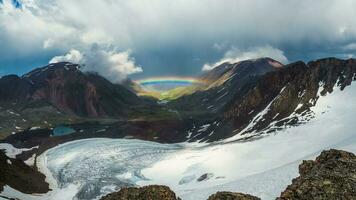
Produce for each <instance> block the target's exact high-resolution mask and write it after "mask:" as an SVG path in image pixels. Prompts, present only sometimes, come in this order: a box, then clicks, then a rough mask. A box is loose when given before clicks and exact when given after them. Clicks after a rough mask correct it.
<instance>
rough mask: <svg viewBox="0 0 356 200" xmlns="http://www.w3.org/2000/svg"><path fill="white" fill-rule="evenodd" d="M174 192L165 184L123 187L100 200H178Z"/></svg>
mask: <svg viewBox="0 0 356 200" xmlns="http://www.w3.org/2000/svg"><path fill="white" fill-rule="evenodd" d="M178 199H179V198H177V197H176V195H175V194H174V192H173V191H172V190H170V189H169V187H167V186H161V185H150V186H144V187H141V188H135V187H131V188H123V189H121V190H120V191H118V192H114V193H111V194H108V195H106V196H104V197H102V198H101V200H178Z"/></svg>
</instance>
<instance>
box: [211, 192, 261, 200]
mask: <svg viewBox="0 0 356 200" xmlns="http://www.w3.org/2000/svg"><path fill="white" fill-rule="evenodd" d="M208 200H260V198H258V197H255V196H252V195H249V194H243V193H237V192H217V193H215V194H213V195H211V196H210V197H209V199H208Z"/></svg>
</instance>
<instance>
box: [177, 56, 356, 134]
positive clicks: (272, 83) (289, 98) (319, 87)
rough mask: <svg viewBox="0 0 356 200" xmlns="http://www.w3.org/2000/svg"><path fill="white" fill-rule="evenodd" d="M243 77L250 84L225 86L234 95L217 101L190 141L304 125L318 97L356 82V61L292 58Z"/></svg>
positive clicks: (265, 132) (270, 131)
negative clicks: (217, 109)
mask: <svg viewBox="0 0 356 200" xmlns="http://www.w3.org/2000/svg"><path fill="white" fill-rule="evenodd" d="M236 76H237V75H236ZM248 77H252V79H249V80H250V81H249V82H246V83H245V84H241V85H239V86H233V87H231V88H230V89H229V93H230V94H233V96H232V97H230V98H229V99H226V98H224V99H225V100H226V101H225V102H220V103H221V105H220V107H221V111H220V112H218V113H217V114H216V115H215V118H211V119H210V121H208V120H206V121H205V122H203V123H202V124H208V123H209V124H210V126H209V128H207V129H206V130H205V129H204V130H203V131H200V132H199V130H201V128H200V127H199V125H197V126H196V127H197V128H196V129H197V130H198V131H196V130H193V131H191V132H193V134H191V135H192V137H195V138H194V139H195V140H202V141H216V140H221V139H224V138H228V137H232V136H234V135H236V134H240V135H241V138H242V139H241V140H246V139H253V138H257V137H259V136H260V135H263V134H269V133H272V132H275V131H278V130H281V129H283V128H286V127H289V126H296V125H299V124H302V123H307V122H308V121H309V120H310V119H312V118H313V117H314V113H313V112H312V111H311V107H313V106H315V105H316V104H317V101H318V99H319V97H320V96H324V95H327V94H328V93H332V92H333V90H334V89H335V88H337V89H338V90H339V89H341V90H343V89H344V88H345V87H347V86H348V85H350V84H351V83H352V82H353V81H355V80H356V60H355V59H348V60H340V59H336V58H326V59H321V60H316V61H312V62H309V63H307V64H306V63H304V62H296V63H291V64H289V65H285V66H283V67H280V68H277V69H276V70H272V71H267V72H265V73H264V74H261V75H259V76H248ZM209 90H213V89H209ZM209 90H208V91H209ZM208 91H206V92H208ZM217 97H219V95H215V98H217ZM178 100H179V99H178ZM219 101H220V100H219ZM196 104H197V103H196ZM214 122H215V124H214ZM196 124H197V123H196ZM255 133H256V134H255ZM245 134H246V135H247V134H249V136H246V137H245V136H244V135H245ZM251 135H252V136H251Z"/></svg>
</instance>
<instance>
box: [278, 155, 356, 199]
mask: <svg viewBox="0 0 356 200" xmlns="http://www.w3.org/2000/svg"><path fill="white" fill-rule="evenodd" d="M299 173H300V176H299V177H297V178H295V179H294V180H293V181H292V184H291V185H289V186H288V187H287V189H286V190H285V191H284V192H282V194H281V196H280V197H279V198H277V199H278V200H287V199H314V200H324V199H334V200H338V199H340V200H344V199H345V200H349V199H356V156H355V155H354V154H352V153H349V152H346V151H340V150H335V149H331V150H328V151H323V152H322V153H321V154H320V156H318V157H317V158H316V160H315V161H303V163H302V164H301V165H300V166H299Z"/></svg>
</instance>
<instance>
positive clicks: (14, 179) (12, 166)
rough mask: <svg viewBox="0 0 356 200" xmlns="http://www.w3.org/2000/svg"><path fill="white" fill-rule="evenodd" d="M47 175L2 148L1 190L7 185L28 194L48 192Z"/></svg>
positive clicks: (0, 164) (0, 154) (0, 157)
mask: <svg viewBox="0 0 356 200" xmlns="http://www.w3.org/2000/svg"><path fill="white" fill-rule="evenodd" d="M45 178H46V177H45V176H44V175H43V174H41V173H40V172H38V171H37V170H35V169H33V168H31V167H29V166H28V165H26V164H25V163H24V162H23V161H21V160H18V159H13V158H9V157H7V156H6V154H5V153H4V151H3V150H0V191H2V190H3V187H4V186H5V185H8V186H10V187H11V188H14V189H16V190H19V191H20V192H23V193H26V194H32V193H46V192H48V191H49V185H48V183H46V181H45Z"/></svg>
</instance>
